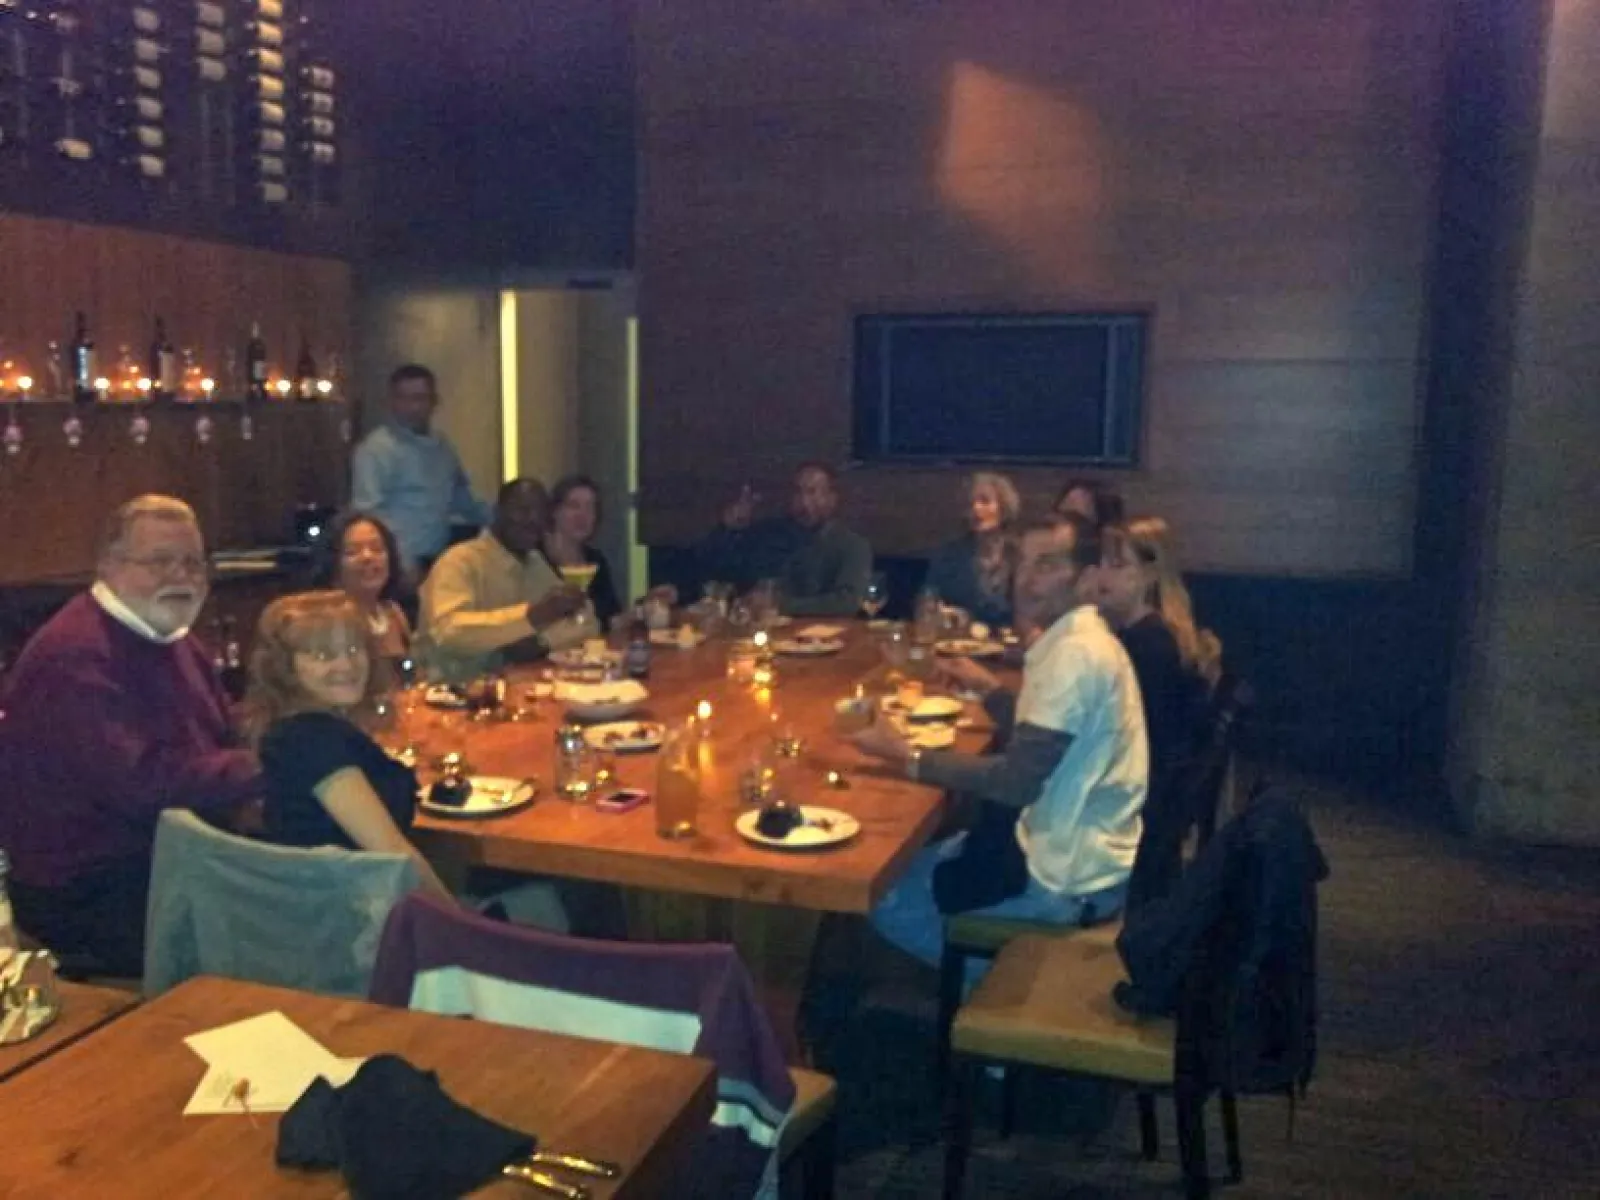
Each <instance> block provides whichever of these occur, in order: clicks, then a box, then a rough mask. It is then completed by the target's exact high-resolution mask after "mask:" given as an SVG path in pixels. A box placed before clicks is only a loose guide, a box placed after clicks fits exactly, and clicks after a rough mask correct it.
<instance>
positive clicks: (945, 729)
mask: <svg viewBox="0 0 1600 1200" xmlns="http://www.w3.org/2000/svg"><path fill="white" fill-rule="evenodd" d="M904 732H905V738H906V741H908V742H910V743H911V744H912V745H913V746H915V747H916V748H917V749H918V750H948V749H949V748H950V747H951V746H954V745H955V744H956V727H955V726H954V725H946V724H944V723H943V722H940V723H939V724H936V725H908V726H906V728H905V731H904Z"/></svg>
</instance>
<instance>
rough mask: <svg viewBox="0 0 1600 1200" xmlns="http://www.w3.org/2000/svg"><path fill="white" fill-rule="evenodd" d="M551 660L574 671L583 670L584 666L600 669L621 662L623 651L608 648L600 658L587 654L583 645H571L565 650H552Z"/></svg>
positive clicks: (556, 664)
mask: <svg viewBox="0 0 1600 1200" xmlns="http://www.w3.org/2000/svg"><path fill="white" fill-rule="evenodd" d="M550 661H551V663H552V664H554V665H555V666H558V667H565V668H566V669H568V670H573V671H576V670H583V669H584V668H592V669H594V670H600V669H602V668H604V667H607V666H609V665H610V664H611V663H614V662H621V661H622V651H621V650H607V651H606V652H605V653H604V654H602V655H601V656H600V657H599V658H595V657H594V656H592V655H590V654H586V653H585V652H584V649H583V647H582V646H570V647H568V648H567V649H565V650H552V651H551V652H550Z"/></svg>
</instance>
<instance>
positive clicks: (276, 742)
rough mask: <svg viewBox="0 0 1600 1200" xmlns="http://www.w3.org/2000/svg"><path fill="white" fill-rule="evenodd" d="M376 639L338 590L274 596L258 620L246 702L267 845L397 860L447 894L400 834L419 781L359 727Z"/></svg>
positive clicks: (373, 679) (376, 683)
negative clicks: (404, 859)
mask: <svg viewBox="0 0 1600 1200" xmlns="http://www.w3.org/2000/svg"><path fill="white" fill-rule="evenodd" d="M374 642H375V636H374V634H373V630H372V627H371V625H370V624H369V622H368V620H367V617H366V614H365V613H364V612H363V611H362V607H361V604H360V602H359V601H357V600H356V599H355V598H354V597H352V596H350V595H348V594H346V593H345V592H342V591H331V590H330V591H319V592H302V593H300V594H299V595H294V596H284V597H282V598H280V599H278V600H274V601H273V602H272V603H271V604H269V605H268V606H267V609H266V611H265V612H264V613H262V615H261V623H260V625H259V627H258V629H257V633H256V644H255V650H254V652H253V654H252V656H251V664H250V690H249V694H248V696H247V697H246V710H247V713H248V730H249V734H250V738H251V740H252V741H253V742H254V744H255V747H256V751H257V753H258V754H259V755H260V756H261V767H262V774H263V776H264V777H265V781H266V792H267V794H266V803H265V807H264V811H263V823H264V827H265V834H266V837H267V839H268V840H269V841H273V842H277V843H279V844H280V845H285V846H308V847H309V846H342V847H344V848H345V849H348V850H371V851H376V852H380V853H386V854H404V855H406V856H408V857H409V858H411V859H412V860H413V861H414V862H415V863H416V864H417V869H418V871H419V872H420V873H421V875H422V879H423V882H424V884H425V885H426V887H427V888H428V889H429V890H430V891H433V892H435V893H437V894H438V895H440V896H449V895H450V893H449V891H448V890H447V889H446V888H445V886H444V884H443V883H442V882H440V880H439V877H438V876H437V875H436V874H435V873H434V871H433V868H432V867H431V866H429V865H428V862H427V860H426V859H425V858H423V857H422V855H421V853H420V852H419V851H418V850H417V848H416V847H415V846H413V845H412V844H411V841H410V839H409V838H408V837H407V833H408V832H409V830H410V828H411V823H412V819H413V817H414V816H415V813H416V801H417V776H416V773H415V772H414V771H412V769H411V768H410V767H407V766H404V765H403V764H401V763H399V762H397V761H395V760H394V759H393V758H391V757H390V756H389V755H388V754H387V753H385V752H384V750H383V748H382V747H380V746H379V745H378V744H377V743H376V742H374V741H373V740H372V739H371V738H370V737H368V736H367V734H366V733H365V732H363V730H362V729H361V727H360V725H359V724H358V722H359V721H360V720H361V719H362V718H363V716H364V715H365V714H367V713H369V712H370V711H371V709H372V705H373V701H374V700H375V699H376V697H377V696H378V694H379V693H380V692H381V690H382V686H383V685H382V682H381V681H380V679H379V678H378V674H379V673H378V672H376V671H375V670H374V653H375V652H374Z"/></svg>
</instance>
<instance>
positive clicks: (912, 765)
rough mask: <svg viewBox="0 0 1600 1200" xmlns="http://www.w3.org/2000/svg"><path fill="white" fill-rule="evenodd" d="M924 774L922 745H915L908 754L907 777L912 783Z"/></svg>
mask: <svg viewBox="0 0 1600 1200" xmlns="http://www.w3.org/2000/svg"><path fill="white" fill-rule="evenodd" d="M921 774H922V747H920V746H913V747H911V752H910V753H909V754H907V755H906V778H907V779H909V780H911V782H912V783H915V782H917V780H918V778H919V777H920V776H921Z"/></svg>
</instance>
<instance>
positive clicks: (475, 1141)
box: [277, 1054, 538, 1200]
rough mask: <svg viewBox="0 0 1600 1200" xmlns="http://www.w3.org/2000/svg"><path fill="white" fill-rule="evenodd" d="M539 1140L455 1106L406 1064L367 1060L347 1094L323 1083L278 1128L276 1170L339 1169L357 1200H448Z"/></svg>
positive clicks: (427, 1075) (434, 1081) (429, 1076)
mask: <svg viewBox="0 0 1600 1200" xmlns="http://www.w3.org/2000/svg"><path fill="white" fill-rule="evenodd" d="M537 1145H538V1139H537V1138H534V1137H533V1136H531V1135H529V1134H525V1133H519V1132H518V1131H517V1130H515V1129H508V1128H506V1126H504V1125H501V1124H498V1123H497V1122H494V1121H491V1120H489V1119H488V1118H487V1117H484V1116H480V1115H479V1114H478V1113H475V1112H473V1111H472V1110H471V1109H470V1108H463V1107H462V1106H461V1105H460V1104H457V1103H456V1102H455V1101H454V1100H452V1099H451V1098H450V1096H449V1095H448V1094H447V1093H446V1092H445V1090H444V1089H443V1088H442V1087H440V1086H439V1077H438V1076H437V1075H435V1074H433V1072H431V1071H421V1070H418V1069H417V1068H416V1067H414V1066H412V1065H411V1064H410V1063H408V1062H406V1061H405V1060H404V1059H403V1058H397V1057H395V1056H394V1055H392V1054H380V1055H378V1056H377V1057H375V1058H370V1059H368V1060H367V1061H366V1062H365V1063H363V1064H362V1066H361V1069H360V1070H359V1071H357V1072H356V1074H355V1077H354V1078H353V1079H351V1080H350V1082H349V1083H347V1084H345V1085H344V1087H342V1088H335V1087H333V1086H332V1085H331V1084H329V1083H328V1081H327V1080H325V1079H318V1080H317V1081H316V1082H314V1083H313V1084H312V1085H311V1086H310V1087H309V1088H307V1089H306V1091H305V1094H304V1095H302V1096H301V1097H300V1099H298V1100H296V1101H295V1102H294V1106H293V1107H292V1108H290V1109H289V1111H288V1112H286V1113H284V1114H283V1120H282V1122H281V1123H280V1124H279V1126H278V1153H277V1160H278V1165H279V1166H280V1167H302V1168H310V1169H323V1170H326V1169H330V1168H337V1169H338V1170H340V1171H342V1172H343V1173H344V1180H345V1183H346V1184H347V1185H348V1186H349V1188H350V1194H351V1196H352V1197H354V1200H446V1198H448V1197H456V1196H461V1195H464V1194H465V1193H467V1192H470V1191H472V1190H473V1189H475V1188H478V1187H482V1186H483V1185H484V1184H485V1183H488V1182H489V1181H490V1180H492V1179H494V1178H495V1177H496V1176H497V1175H499V1173H500V1168H501V1167H503V1166H505V1165H506V1164H507V1163H511V1162H515V1161H517V1160H518V1159H521V1158H526V1157H527V1156H528V1155H530V1154H532V1153H533V1151H534V1148H535V1147H536V1146H537Z"/></svg>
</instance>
